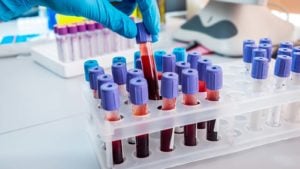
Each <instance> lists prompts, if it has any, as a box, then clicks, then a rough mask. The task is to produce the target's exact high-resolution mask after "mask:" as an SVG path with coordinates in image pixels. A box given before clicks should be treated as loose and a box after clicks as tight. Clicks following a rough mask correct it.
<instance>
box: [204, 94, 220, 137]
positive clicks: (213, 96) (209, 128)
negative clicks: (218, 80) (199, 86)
mask: <svg viewBox="0 0 300 169" xmlns="http://www.w3.org/2000/svg"><path fill="white" fill-rule="evenodd" d="M206 99H207V100H210V101H219V99H220V93H219V91H213V90H207V97H206ZM206 123H207V130H206V139H207V140H208V141H218V132H215V131H214V129H215V124H216V120H210V121H208V122H206Z"/></svg>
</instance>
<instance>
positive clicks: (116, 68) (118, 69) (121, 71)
mask: <svg viewBox="0 0 300 169" xmlns="http://www.w3.org/2000/svg"><path fill="white" fill-rule="evenodd" d="M111 71H112V75H113V77H114V82H115V83H117V84H118V85H123V84H126V75H127V68H126V64H125V63H123V62H117V63H114V64H113V65H112V68H111Z"/></svg>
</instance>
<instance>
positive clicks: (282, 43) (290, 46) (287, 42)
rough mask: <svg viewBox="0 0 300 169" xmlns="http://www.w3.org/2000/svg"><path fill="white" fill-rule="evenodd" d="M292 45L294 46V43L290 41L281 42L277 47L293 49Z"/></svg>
mask: <svg viewBox="0 0 300 169" xmlns="http://www.w3.org/2000/svg"><path fill="white" fill-rule="evenodd" d="M293 47H294V44H293V43H292V42H289V41H284V42H281V43H280V45H279V48H288V49H293Z"/></svg>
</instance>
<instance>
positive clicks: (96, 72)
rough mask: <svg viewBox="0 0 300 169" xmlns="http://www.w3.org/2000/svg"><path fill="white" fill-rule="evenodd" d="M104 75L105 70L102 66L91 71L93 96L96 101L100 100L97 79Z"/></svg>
mask: <svg viewBox="0 0 300 169" xmlns="http://www.w3.org/2000/svg"><path fill="white" fill-rule="evenodd" d="M102 74H104V69H103V68H102V67H100V66H98V67H94V68H91V69H89V76H90V88H91V89H92V90H93V96H94V98H95V99H99V96H98V85H97V77H98V76H99V75H102Z"/></svg>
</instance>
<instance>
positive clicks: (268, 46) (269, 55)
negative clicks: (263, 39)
mask: <svg viewBox="0 0 300 169" xmlns="http://www.w3.org/2000/svg"><path fill="white" fill-rule="evenodd" d="M258 47H259V48H260V49H265V50H266V57H267V58H268V60H269V62H270V61H271V59H272V45H271V44H269V43H261V44H259V46H258Z"/></svg>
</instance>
